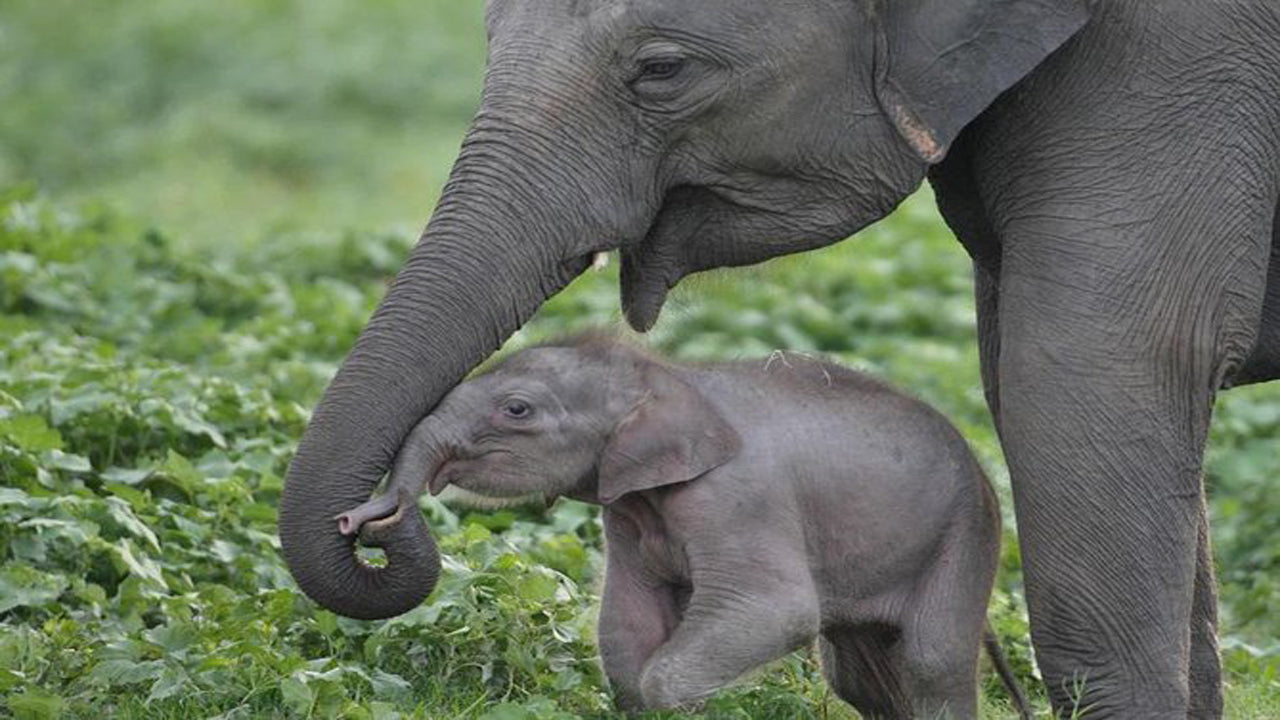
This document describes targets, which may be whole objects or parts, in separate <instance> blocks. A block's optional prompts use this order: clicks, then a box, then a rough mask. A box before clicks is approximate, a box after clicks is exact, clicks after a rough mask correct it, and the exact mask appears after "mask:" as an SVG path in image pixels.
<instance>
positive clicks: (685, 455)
mask: <svg viewBox="0 0 1280 720" xmlns="http://www.w3.org/2000/svg"><path fill="white" fill-rule="evenodd" d="M641 373H642V376H643V378H644V380H645V385H646V389H647V390H648V393H647V395H646V396H645V398H644V400H642V401H641V402H640V404H639V405H637V406H636V408H635V409H634V410H633V411H632V412H631V414H630V415H628V416H627V418H626V419H625V420H623V421H622V422H621V423H620V424H619V425H618V427H617V429H616V430H615V431H614V433H613V437H612V438H610V440H609V443H608V445H607V446H606V447H605V450H604V455H603V457H601V459H600V472H599V489H598V496H599V499H600V502H601V503H604V504H606V505H607V504H609V503H611V502H613V501H615V500H617V499H618V498H620V497H622V496H623V495H626V494H627V493H632V492H638V491H640V490H649V489H652V488H656V487H661V486H663V485H674V484H677V483H682V482H688V481H689V480H693V479H694V478H696V477H698V476H700V475H703V474H705V473H707V472H710V471H711V470H714V469H715V468H717V467H720V466H721V465H724V464H725V463H727V462H729V461H730V460H732V459H733V458H734V456H736V455H737V454H738V450H739V448H740V447H741V443H742V441H741V439H740V438H739V437H738V433H737V432H736V431H735V430H734V429H733V428H732V427H730V426H729V423H727V422H725V420H724V418H723V417H721V416H720V413H718V412H716V409H715V408H714V407H712V406H711V404H710V403H709V402H707V400H706V399H705V398H704V397H703V396H702V394H701V393H699V392H698V390H697V389H695V388H694V387H693V386H691V385H689V384H688V383H686V382H684V381H683V380H681V379H680V378H678V377H676V376H675V375H674V374H672V373H671V372H670V371H669V370H666V369H665V368H662V367H659V366H657V365H647V366H646V367H644V368H643V369H642V370H641Z"/></svg>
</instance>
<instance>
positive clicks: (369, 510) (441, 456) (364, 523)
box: [335, 414, 457, 542]
mask: <svg viewBox="0 0 1280 720" xmlns="http://www.w3.org/2000/svg"><path fill="white" fill-rule="evenodd" d="M456 447H457V443H456V441H454V440H452V439H451V438H450V433H449V432H448V431H447V429H446V427H445V425H444V424H442V423H441V422H440V421H439V420H438V419H437V417H436V415H434V414H432V415H428V416H427V417H425V418H423V419H422V422H420V423H418V426H417V427H415V428H414V429H413V433H411V434H410V435H409V439H408V440H406V441H405V444H404V447H403V448H402V449H401V450H400V455H399V456H397V457H396V462H395V467H394V468H393V469H392V470H391V477H390V478H389V479H388V481H387V488H386V491H385V492H384V493H383V494H382V495H379V496H378V497H376V498H373V499H372V500H370V501H368V502H366V503H364V504H363V505H361V506H360V507H357V508H353V509H351V510H348V511H347V512H344V513H342V514H341V515H339V516H338V517H337V518H335V519H336V520H337V522H338V532H340V533H342V534H343V535H346V536H348V537H351V536H355V535H359V536H360V537H361V539H362V540H365V541H366V542H367V541H369V540H370V539H376V538H381V537H384V536H386V535H387V534H388V533H392V532H395V531H396V528H397V526H398V525H400V524H401V523H402V522H403V521H404V518H405V517H406V515H413V513H412V512H410V511H412V510H413V509H414V508H416V507H417V504H418V496H419V495H421V494H422V491H423V490H424V489H426V486H427V483H428V482H431V483H432V484H433V485H434V483H435V480H434V479H435V477H436V476H437V475H438V474H440V470H441V468H442V467H443V466H444V464H445V463H446V462H448V461H449V460H450V459H452V457H453V454H454V452H455V449H456ZM362 530H363V532H362Z"/></svg>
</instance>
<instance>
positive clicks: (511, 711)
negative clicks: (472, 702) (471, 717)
mask: <svg viewBox="0 0 1280 720" xmlns="http://www.w3.org/2000/svg"><path fill="white" fill-rule="evenodd" d="M480 720H538V718H537V717H536V716H534V714H533V713H532V712H530V711H528V710H526V709H524V708H522V707H520V706H519V705H516V704H515V703H501V704H499V705H494V706H493V707H491V708H489V710H488V711H486V712H485V714H483V715H481V716H480Z"/></svg>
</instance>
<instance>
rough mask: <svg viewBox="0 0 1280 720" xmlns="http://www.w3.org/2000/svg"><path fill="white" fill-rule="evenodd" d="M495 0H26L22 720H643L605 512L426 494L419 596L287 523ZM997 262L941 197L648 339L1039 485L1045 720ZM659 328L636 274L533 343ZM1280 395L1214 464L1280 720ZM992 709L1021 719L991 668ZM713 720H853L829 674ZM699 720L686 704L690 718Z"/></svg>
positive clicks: (563, 307)
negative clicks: (1035, 517)
mask: <svg viewBox="0 0 1280 720" xmlns="http://www.w3.org/2000/svg"><path fill="white" fill-rule="evenodd" d="M482 15H483V8H482V5H481V3H480V2H461V3H458V2H446V1H445V0H418V1H417V2H409V1H408V0H384V1H380V2H376V3H362V4H356V3H340V2H336V1H334V0H311V1H310V2H307V3H305V4H304V3H301V2H292V1H288V0H227V1H225V2H222V3H218V4H215V5H208V4H204V5H201V4H196V3H190V2H181V1H179V0H148V1H147V2H142V1H141V0H117V1H115V2H111V3H85V2H69V1H68V0H43V1H39V2H37V1H35V0H4V1H3V2H0V108H3V110H2V111H0V561H2V562H3V566H2V567H0V697H3V700H2V701H0V702H3V705H2V706H0V715H2V714H3V713H8V714H10V715H12V716H15V717H33V718H52V717H64V716H65V717H86V716H90V715H96V716H99V717H101V716H104V714H105V715H106V716H111V717H174V718H179V717H181V718H186V717H222V718H240V717H245V718H250V717H255V718H256V717H326V718H327V717H353V718H365V717H367V718H397V717H421V718H455V717H466V718H472V717H475V718H484V719H485V720H509V719H512V718H573V717H611V716H612V715H611V714H610V713H609V710H608V708H609V703H608V698H607V694H606V692H605V690H604V687H603V683H602V680H601V677H600V673H599V670H598V668H597V666H596V663H595V661H594V645H593V641H592V632H593V630H592V626H593V612H594V610H593V608H594V602H595V597H596V592H597V590H598V587H599V548H600V533H599V526H598V519H597V517H596V513H595V511H594V510H593V509H592V508H588V507H586V506H583V505H578V504H574V503H567V502H562V503H560V504H559V505H557V506H556V507H555V508H554V509H552V510H551V511H549V512H539V511H534V510H528V509H517V510H510V511H504V512H498V513H472V512H469V511H467V510H465V509H460V508H449V507H445V506H443V505H441V504H439V503H438V502H435V501H434V500H425V501H424V504H423V506H424V509H425V510H426V511H427V512H428V514H429V516H430V518H431V520H432V524H433V527H434V528H435V530H436V534H437V536H438V537H439V538H440V539H441V544H442V547H443V549H444V551H445V552H446V554H447V562H446V573H445V576H446V577H445V580H444V581H443V583H442V585H441V587H440V588H439V589H438V590H437V591H436V593H435V594H434V595H433V596H432V598H431V599H430V600H429V601H428V602H427V603H426V604H424V605H423V606H422V607H421V608H419V609H418V610H415V611H414V612H412V613H410V614H408V615H406V616H404V617H402V618H399V619H397V620H395V621H391V622H387V623H359V622H354V621H348V620H345V619H341V618H336V617H335V616H333V615H331V614H329V613H327V612H324V611H320V610H318V609H317V608H316V607H315V606H314V605H313V604H311V603H310V602H309V601H307V600H305V599H304V598H301V597H300V596H299V595H298V594H297V592H296V591H295V590H294V586H293V584H292V581H291V580H290V579H289V577H288V575H287V572H286V571H285V569H284V567H283V565H282V563H281V560H280V558H279V555H278V546H277V543H276V540H275V526H274V523H275V504H276V501H277V499H278V496H279V491H280V485H281V478H282V477H283V474H284V471H285V468H286V467H287V463H288V460H289V458H290V457H291V455H292V452H293V448H294V444H295V443H296V441H297V438H298V437H299V435H300V434H301V431H302V428H303V427H304V426H305V422H306V417H307V413H308V411H309V408H310V407H312V405H313V404H314V402H315V401H316V399H317V398H318V396H319V393H320V391H321V390H322V389H323V387H324V384H325V382H326V381H327V379H328V378H329V377H330V375H331V374H332V372H333V371H334V369H335V368H336V366H337V363H339V362H340V361H341V359H342V357H343V355H344V354H345V352H346V350H347V349H348V348H349V347H350V345H351V343H352V342H353V340H354V338H355V336H356V334H357V333H358V332H359V330H360V328H361V327H362V326H363V323H364V322H365V320H366V319H367V317H368V314H369V313H370V312H371V310H372V308H373V307H374V306H375V305H376V303H377V301H378V299H379V298H380V296H381V293H382V291H383V289H384V287H385V281H386V280H387V279H388V278H389V277H390V276H391V275H392V274H394V272H395V270H396V268H397V267H398V266H399V264H400V262H401V261H402V259H403V257H404V255H405V253H406V252H407V250H408V248H409V247H410V245H411V243H412V242H413V240H414V239H415V238H416V236H417V233H418V230H419V229H420V228H421V226H422V225H423V224H424V223H425V221H426V219H427V217H428V216H429V214H430V211H431V207H432V204H433V203H434V201H435V199H436V196H437V195H438V192H439V190H440V188H441V186H442V185H443V183H444V181H445V179H446V177H447V174H448V171H449V166H450V163H451V161H452V159H453V157H454V155H455V154H456V152H457V149H458V146H459V143H460V141H461V136H462V132H463V130H464V128H465V126H466V123H467V121H468V119H469V117H470V115H471V113H472V111H473V109H474V105H475V103H476V100H477V98H478V96H479V92H480V88H481V83H482V79H483V69H484V68H483V65H484V30H483V23H482ZM968 272H969V270H968V263H967V261H966V258H965V256H964V254H963V252H962V250H961V249H960V247H959V245H958V244H957V243H956V242H955V241H954V240H953V239H952V238H951V236H950V234H949V233H948V231H947V230H946V228H945V227H944V226H943V225H942V224H941V221H940V220H939V218H938V215H937V212H936V210H934V209H933V206H932V201H931V198H930V197H929V194H928V192H927V190H925V191H922V193H921V194H919V195H918V196H916V197H914V198H912V200H910V201H909V202H908V203H907V204H906V205H904V207H903V208H902V209H901V210H900V211H899V212H898V213H896V214H895V215H894V216H893V217H892V218H890V219H889V220H887V221H886V222H884V223H881V224H880V225H878V226H876V227H875V228H873V229H871V230H869V231H867V232H865V233H863V234H862V235H860V236H859V237H858V238H856V239H854V240H852V241H848V242H845V243H843V244H840V245H838V246H835V247H833V248H829V249H827V250H824V251H821V252H817V253H810V254H807V255H803V256H798V257H795V258H789V259H785V260H782V261H777V262H774V263H770V264H768V265H766V266H762V267H760V268H753V269H748V270H739V271H733V272H721V273H714V274H711V275H708V276H704V277H698V278H694V279H692V280H690V281H687V282H686V283H685V284H684V285H683V286H682V288H681V289H680V290H679V291H678V292H677V293H676V295H675V296H674V297H673V300H672V304H671V306H670V307H669V308H668V310H667V311H666V313H665V314H664V318H663V320H662V321H661V322H660V323H659V325H658V326H657V328H656V329H655V330H654V331H653V332H652V333H651V334H650V336H649V337H648V340H647V341H648V342H651V343H652V344H654V345H655V346H657V347H659V348H661V349H662V350H664V351H666V352H668V353H670V354H672V355H674V356H677V357H681V358H741V357H751V356H763V355H767V354H768V353H769V352H771V351H773V350H775V349H778V348H785V349H790V350H796V351H801V352H813V353H822V354H827V355H830V356H832V357H835V358H837V359H840V360H842V361H844V362H846V363H848V364H851V365H853V366H856V367H859V368H862V369H865V370H867V371H869V372H872V373H875V374H876V375H879V376H881V377H884V378H887V379H889V380H891V381H893V382H895V383H896V384H898V385H899V386H901V387H903V388H905V389H907V390H908V391H910V392H912V393H914V394H916V395H918V396H920V397H922V398H923V399H925V400H928V401H929V402H931V403H933V404H935V405H936V406H938V407H939V408H940V409H942V410H943V411H944V412H945V413H946V414H947V415H948V416H950V417H951V418H952V419H953V420H954V421H955V422H956V424H957V425H958V426H959V427H960V428H961V430H962V431H963V432H964V433H965V435H966V436H967V437H968V438H969V439H970V441H971V442H972V443H973V445H974V447H975V449H976V450H977V452H978V454H979V456H980V457H981V459H982V461H983V463H984V465H985V466H986V467H987V468H988V470H989V471H990V474H991V475H992V477H993V479H994V481H995V482H996V484H997V486H998V487H999V489H1000V492H1001V494H1002V497H1003V498H1004V499H1005V514H1006V543H1005V551H1004V562H1003V567H1002V572H1001V576H1000V578H999V582H998V587H997V591H996V595H995V598H994V600H993V604H992V613H991V614H992V619H993V623H994V624H995V626H996V628H997V630H998V632H999V633H1000V635H1001V636H1002V639H1003V641H1004V642H1005V644H1006V645H1007V646H1008V647H1009V649H1010V652H1011V654H1012V656H1013V659H1014V662H1015V665H1016V667H1017V670H1018V672H1019V673H1020V675H1021V676H1022V678H1023V680H1024V682H1025V683H1026V684H1027V685H1028V687H1029V688H1030V689H1032V691H1033V694H1035V695H1036V696H1037V698H1038V701H1039V702H1040V704H1041V707H1043V701H1042V697H1043V695H1042V691H1041V689H1040V688H1039V687H1038V685H1037V680H1036V675H1035V668H1034V664H1033V662H1032V660H1031V657H1030V653H1029V646H1028V642H1027V638H1026V626H1025V616H1024V610H1023V607H1022V600H1021V588H1020V575H1019V559H1018V553H1017V548H1016V545H1015V543H1014V542H1013V536H1012V534H1011V527H1012V518H1011V514H1010V513H1009V507H1010V504H1009V502H1008V477H1007V473H1006V472H1005V470H1004V467H1003V464H1002V460H1001V456H1000V452H999V448H998V445H997V444H996V441H995V436H994V433H993V431H992V429H991V426H990V421H989V417H988V415H987V412H986V410H985V407H984V405H983V402H982V393H981V389H980V385H979V379H978V371H977V352H976V344H975V340H974V321H973V308H972V301H971V298H970V294H971V292H972V288H971V283H970V279H969V274H968ZM601 325H603V326H608V327H615V328H618V329H619V330H620V331H622V327H621V322H620V320H619V315H618V301H617V278H616V272H614V271H609V272H606V273H601V274H592V275H589V276H587V277H584V278H582V279H581V280H579V281H578V282H577V283H575V284H574V286H573V287H572V288H571V289H570V290H569V291H567V292H565V293H563V294H562V295H561V296H559V297H557V298H556V299H555V300H553V301H552V302H551V303H549V304H548V305H547V307H546V308H544V310H543V311H542V312H541V313H540V314H539V316H538V317H537V319H536V320H535V321H534V322H533V323H531V324H530V325H529V326H528V327H527V328H526V329H524V330H523V331H521V332H520V333H519V334H518V335H517V336H516V338H514V339H513V341H512V343H511V344H510V346H509V347H519V346H522V345H525V344H528V343H531V342H536V341H538V340H541V339H546V338H549V337H554V336H556V335H560V334H564V333H567V332H572V331H575V330H580V329H585V328H588V327H598V326H601ZM1278 423H1280V388H1276V387H1259V388H1248V389H1244V390H1238V391H1233V392H1232V393H1229V394H1227V395H1225V396H1224V398H1223V399H1222V401H1221V402H1220V404H1219V414H1218V419H1217V421H1216V423H1215V426H1214V431H1213V438H1212V443H1211V447H1210V450H1209V463H1208V469H1207V478H1208V482H1209V485H1210V488H1211V491H1212V493H1213V504H1212V512H1213V516H1214V523H1215V542H1216V553H1217V557H1218V561H1219V567H1220V577H1221V580H1222V606H1223V636H1224V638H1223V646H1224V651H1225V655H1226V660H1227V668H1228V671H1229V672H1228V683H1229V698H1230V714H1229V717H1240V718H1274V717H1280V681H1278V680H1277V669H1278V668H1280V661H1278V660H1277V658H1278V657H1280V643H1278V642H1277V637H1280V599H1278V598H1277V595H1276V586H1277V572H1276V571H1277V567H1280V536H1277V533H1276V532H1275V529H1276V522H1275V518H1276V517H1278V516H1280V514H1278V513H1277V509H1280V497H1278V496H1277V494H1276V493H1275V492H1272V491H1270V489H1271V488H1272V487H1273V486H1274V485H1275V483H1274V480H1273V478H1275V477H1276V475H1277V470H1280V454H1278V453H1277V452H1276V435H1277V432H1276V430H1277V424H1278ZM983 687H984V691H985V693H984V694H985V700H984V703H985V711H984V716H990V717H1006V716H1010V717H1011V715H1010V714H1009V713H1008V710H1007V709H1006V708H1005V698H1004V695H1003V692H1002V691H1001V690H1000V688H999V686H998V683H996V682H995V681H994V680H993V679H992V678H991V677H989V676H985V675H984V678H983ZM705 716H706V717H717V718H719V717H724V718H788V719H789V718H829V717H834V718H842V717H853V715H852V713H851V712H850V711H849V710H848V709H847V708H846V707H844V706H843V705H842V704H841V703H840V702H839V701H838V700H836V699H835V698H834V697H833V696H831V694H830V693H829V692H828V691H827V690H826V689H825V687H824V686H823V684H822V683H821V681H820V678H819V675H818V671H817V667H816V663H815V661H814V659H813V657H812V655H811V654H810V653H798V654H796V655H794V656H792V657H790V658H788V659H787V660H785V661H783V662H781V663H779V664H778V665H777V666H776V667H774V668H772V669H771V670H770V671H769V672H767V673H765V674H762V675H759V676H757V677H755V678H753V679H752V680H751V681H749V682H747V683H745V684H743V685H742V686H741V687H739V688H737V689H734V690H732V691H728V692H726V693H724V694H723V695H721V696H720V697H718V698H717V699H716V700H714V701H713V702H711V703H710V704H709V705H708V708H707V710H706V712H705ZM671 717H679V716H675V715H672V716H671Z"/></svg>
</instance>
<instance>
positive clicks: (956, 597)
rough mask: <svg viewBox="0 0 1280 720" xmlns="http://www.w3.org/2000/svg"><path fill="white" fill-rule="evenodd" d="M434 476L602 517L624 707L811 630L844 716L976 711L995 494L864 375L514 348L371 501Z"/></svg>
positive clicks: (996, 532) (592, 345) (783, 359)
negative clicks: (582, 506) (599, 510)
mask: <svg viewBox="0 0 1280 720" xmlns="http://www.w3.org/2000/svg"><path fill="white" fill-rule="evenodd" d="M449 485H455V486H457V487H460V488H462V489H464V490H467V491H469V492H470V493H475V494H479V495H482V496H486V497H490V498H519V497H527V496H530V495H537V496H541V497H544V498H546V499H547V500H551V499H554V498H555V497H558V496H569V497H575V498H579V499H582V500H587V501H589V502H598V503H602V504H604V507H605V510H604V525H605V535H606V556H607V571H606V575H605V584H604V599H603V603H602V607H601V610H600V633H599V641H600V651H601V657H602V659H603V662H604V669H605V672H606V674H607V675H608V677H609V679H610V682H611V684H612V685H613V688H614V692H615V695H616V697H617V699H618V702H619V705H620V706H621V707H622V708H624V709H628V710H644V709H670V708H679V707H687V706H689V705H691V704H693V703H696V702H697V701H700V700H702V699H704V698H706V697H707V696H708V695H710V694H711V693H713V692H715V691H716V690H718V689H719V688H721V687H723V686H724V685H725V684H727V683H729V682H730V681H732V680H733V679H734V678H737V677H738V676H740V675H741V674H743V673H744V672H747V671H748V670H751V669H753V668H755V667H757V666H759V665H762V664H764V663H766V662H769V661H772V660H775V659H777V658H779V657H781V656H783V655H785V654H786V653H788V652H790V651H792V650H795V649H797V648H799V647H801V646H803V645H805V644H808V643H809V642H812V641H813V639H814V638H815V637H816V636H819V634H820V636H821V641H820V646H821V650H822V658H823V669H824V673H825V675H826V677H827V679H828V680H829V681H830V683H831V685H832V687H833V689H834V690H835V691H836V693H838V694H839V695H840V697H842V698H844V699H845V700H847V701H848V702H850V703H852V704H853V705H854V706H855V707H857V708H858V709H859V710H860V711H861V712H862V713H863V714H864V715H865V716H868V717H875V718H910V717H919V718H935V717H952V718H957V719H960V718H974V717H976V703H977V667H976V663H977V660H978V648H979V644H980V640H981V637H982V634H983V626H984V621H985V618H986V607H987V598H988V596H989V595H990V592H991V583H992V579H993V577H994V574H995V566H996V561H997V555H998V552H999V542H1000V520H999V511H998V508H997V507H996V500H995V497H994V495H993V493H992V491H991V488H990V486H989V485H988V484H987V481H986V478H985V477H984V476H983V474H982V471H981V469H980V468H979V466H978V464H977V462H976V461H975V460H974V458H973V456H972V455H971V454H970V453H969V449H968V447H967V446H966V445H965V443H964V440H963V439H962V438H961V437H960V435H959V434H958V433H957V432H956V431H955V430H954V429H953V428H952V427H951V425H950V424H949V423H948V422H947V421H946V420H945V419H944V418H943V417H942V416H940V415H938V414H937V413H935V412H933V411H932V410H930V409H929V408H928V407H926V406H925V405H923V404H921V403H919V402H917V401H915V400H912V399H909V398H907V397H904V396H902V395H900V394H898V393H896V392H895V391H893V390H891V389H890V388H888V387H886V386H884V385H882V384H880V383H878V382H876V381H874V380H871V379H869V378H867V377H865V376H862V375H859V374H857V373H854V372H852V371H850V370H848V369H845V368H843V367H840V366H838V365H833V364H829V363H825V362H819V361H815V360H810V359H807V358H804V357H802V356H798V355H783V354H777V355H775V356H773V357H772V358H769V359H768V360H764V359H761V360H758V361H748V362H739V363H732V364H716V365H702V366H696V367H682V366H676V365H671V364H668V363H665V362H662V361H660V360H655V359H652V358H650V357H647V356H645V355H643V354H641V353H640V352H638V351H637V350H635V349H632V348H629V347H627V346H625V345H621V344H617V343H611V342H607V341H604V340H602V339H594V340H587V341H581V342H570V343H567V344H564V345H558V346H548V347H543V348H536V349H532V350H526V351H524V352H521V353H518V354H516V355H514V356H512V357H511V358H509V359H508V360H506V361H505V362H503V363H502V364H501V365H499V366H498V367H497V368H496V369H495V370H493V371H492V372H490V373H487V374H485V375H482V376H480V377H478V378H476V379H473V380H470V381H468V382H465V383H463V384H462V385H460V386H458V387H457V388H456V389H455V390H454V391H453V392H451V393H450V394H449V395H448V396H447V397H446V398H445V399H444V401H443V402H441V403H440V405H439V406H438V407H437V408H436V410H435V411H434V412H433V413H432V414H431V415H430V416H429V417H427V418H426V419H425V420H423V421H422V423H421V424H419V426H418V428H417V429H416V430H415V431H414V432H413V434H412V435H411V436H410V439H409V442H408V443H407V444H406V445H405V447H404V449H403V451H402V452H401V455H400V458H399V459H398V460H397V464H396V468H395V471H394V472H393V473H392V475H391V478H390V481H389V484H388V491H387V495H389V496H392V497H396V498H401V497H403V498H406V499H409V500H411V499H413V498H416V497H417V495H418V493H420V492H421V491H422V490H423V489H424V488H426V487H429V488H430V490H431V491H432V492H434V493H439V492H440V491H441V490H442V489H444V488H445V487H446V486H449ZM394 510H395V504H392V505H390V506H388V505H385V504H383V503H382V502H380V501H379V500H374V501H372V502H371V503H369V504H367V505H365V506H363V507H361V508H358V509H355V510H353V512H351V513H348V514H346V515H343V516H341V518H340V522H341V523H342V530H343V531H344V532H347V533H355V532H357V531H358V530H359V528H360V526H361V525H363V524H366V523H376V522H378V520H379V517H380V516H381V515H384V514H386V513H387V512H389V511H394Z"/></svg>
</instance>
